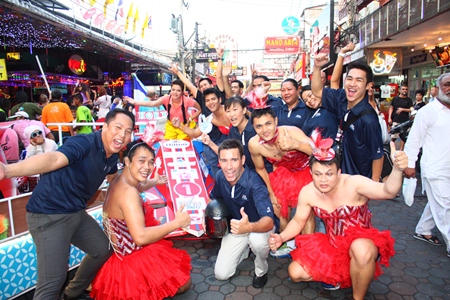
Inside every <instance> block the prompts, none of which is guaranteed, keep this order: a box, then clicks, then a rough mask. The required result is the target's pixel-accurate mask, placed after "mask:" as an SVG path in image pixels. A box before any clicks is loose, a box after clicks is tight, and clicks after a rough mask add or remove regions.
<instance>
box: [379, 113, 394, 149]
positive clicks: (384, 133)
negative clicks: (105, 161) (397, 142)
mask: <svg viewBox="0 0 450 300" xmlns="http://www.w3.org/2000/svg"><path fill="white" fill-rule="evenodd" d="M378 122H379V123H380V127H381V139H382V140H383V144H389V142H390V141H391V135H390V134H389V131H388V128H387V125H386V121H385V120H384V115H383V114H381V115H378Z"/></svg>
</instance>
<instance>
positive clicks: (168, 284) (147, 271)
mask: <svg viewBox="0 0 450 300" xmlns="http://www.w3.org/2000/svg"><path fill="white" fill-rule="evenodd" d="M172 246H173V244H172V242H170V241H167V240H160V241H158V242H155V243H152V244H149V245H147V246H145V247H143V248H142V249H140V250H137V251H135V252H133V253H132V254H130V255H126V256H120V255H116V254H113V255H112V256H111V258H110V259H109V260H108V261H107V262H106V263H105V264H104V265H103V267H102V268H101V269H100V271H99V272H98V273H97V276H96V277H95V279H94V281H93V282H92V292H91V297H93V298H95V299H96V300H103V299H108V300H119V299H120V300H126V299H130V300H131V299H133V300H144V299H164V298H167V297H172V296H174V295H175V294H176V292H177V291H178V289H179V288H180V287H181V286H183V285H185V284H186V283H187V282H188V280H189V279H190V271H191V258H190V256H189V254H188V253H187V252H186V251H184V250H178V249H175V248H173V247H172Z"/></svg>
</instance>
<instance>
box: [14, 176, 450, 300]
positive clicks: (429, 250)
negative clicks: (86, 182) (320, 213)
mask: <svg viewBox="0 0 450 300" xmlns="http://www.w3.org/2000/svg"><path fill="white" fill-rule="evenodd" d="M426 201H427V200H426V197H424V196H423V195H422V194H421V192H420V183H419V184H418V188H417V191H416V196H415V201H414V204H413V205H412V206H411V207H408V206H406V205H405V204H404V201H403V198H402V197H399V198H396V199H393V200H389V201H370V202H369V206H370V209H371V211H372V213H373V219H372V221H373V224H374V226H375V227H377V228H378V229H381V230H385V229H389V230H391V233H392V236H393V237H394V238H395V239H396V243H395V250H396V252H397V254H396V255H395V256H394V257H393V259H391V266H390V267H388V268H385V269H384V274H383V275H381V276H380V277H379V278H378V280H377V281H373V282H372V283H371V285H370V287H369V290H368V293H367V295H366V299H376V300H378V299H389V300H397V299H406V300H412V299H419V300H422V299H433V300H441V299H442V300H447V299H450V258H449V257H447V254H446V250H445V246H433V245H429V244H427V243H424V242H422V241H418V240H416V239H414V238H413V234H414V229H415V226H416V224H417V221H418V220H419V218H420V215H421V213H422V211H423V208H424V207H425V204H426ZM436 233H437V232H436ZM437 235H438V236H439V237H440V234H437ZM441 241H442V238H441ZM174 244H175V246H176V247H177V248H180V249H185V250H187V251H188V252H189V253H190V255H191V257H192V268H193V270H192V282H193V285H192V287H191V289H190V290H189V291H188V292H187V293H185V294H183V295H179V296H177V297H174V298H172V299H174V300H194V299H198V300H200V299H204V300H221V299H236V300H264V299H267V300H275V299H286V300H289V299H351V289H344V290H338V291H332V292H328V291H325V290H323V289H322V287H321V285H320V284H319V283H316V282H313V283H291V282H289V281H288V275H287V268H288V265H289V263H290V259H287V258H285V259H273V258H269V280H268V282H267V284H266V286H265V287H264V288H263V289H254V288H253V287H252V279H253V274H254V273H253V269H254V264H253V258H254V256H250V257H249V258H248V259H246V260H244V261H243V262H242V263H241V264H240V265H239V267H238V270H237V272H236V274H235V275H234V276H233V277H232V278H231V279H230V280H227V281H218V280H216V279H215V277H214V263H215V260H216V258H217V253H218V249H219V246H220V240H218V239H207V240H201V241H198V240H194V241H192V240H191V241H189V240H176V241H174ZM32 294H33V293H28V294H27V295H25V296H23V297H21V298H19V299H20V300H25V299H32Z"/></svg>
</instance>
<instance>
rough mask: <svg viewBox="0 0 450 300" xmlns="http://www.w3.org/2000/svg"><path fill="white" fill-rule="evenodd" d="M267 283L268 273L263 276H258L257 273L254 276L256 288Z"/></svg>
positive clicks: (253, 283) (253, 284)
mask: <svg viewBox="0 0 450 300" xmlns="http://www.w3.org/2000/svg"><path fill="white" fill-rule="evenodd" d="M266 283H267V273H266V274H264V275H263V276H261V277H258V276H256V274H255V276H253V282H252V286H253V287H254V288H255V289H261V288H262V287H263V286H265V285H266Z"/></svg>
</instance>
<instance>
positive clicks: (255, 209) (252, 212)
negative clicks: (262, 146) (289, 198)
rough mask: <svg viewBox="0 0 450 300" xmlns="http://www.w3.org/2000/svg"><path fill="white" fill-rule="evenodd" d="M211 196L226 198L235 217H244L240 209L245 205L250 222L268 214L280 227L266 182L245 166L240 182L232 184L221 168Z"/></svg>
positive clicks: (238, 218)
mask: <svg viewBox="0 0 450 300" xmlns="http://www.w3.org/2000/svg"><path fill="white" fill-rule="evenodd" d="M210 198H211V199H214V198H222V199H224V201H225V203H226V204H227V206H228V209H229V210H230V213H231V217H232V218H233V219H236V220H240V219H241V218H242V216H241V212H240V210H241V207H244V211H245V213H246V214H247V215H248V220H249V221H250V222H258V221H259V220H260V219H261V218H262V217H266V216H267V217H270V218H272V220H274V225H276V226H277V228H278V225H279V220H278V218H277V217H276V216H275V215H274V213H273V210H272V203H271V201H270V198H269V192H268V191H267V187H266V184H265V183H264V181H263V180H262V178H261V177H260V176H259V175H258V173H256V172H254V171H250V170H249V169H247V168H245V169H244V172H243V173H242V175H241V178H239V180H238V182H236V184H235V185H234V186H231V185H230V183H229V182H228V181H227V180H226V178H225V175H223V172H222V170H220V171H219V172H218V173H217V180H216V184H215V185H214V188H213V190H212V191H211V194H210ZM276 219H277V220H276Z"/></svg>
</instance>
